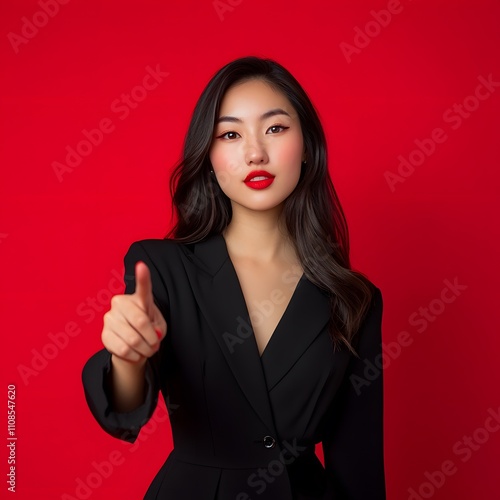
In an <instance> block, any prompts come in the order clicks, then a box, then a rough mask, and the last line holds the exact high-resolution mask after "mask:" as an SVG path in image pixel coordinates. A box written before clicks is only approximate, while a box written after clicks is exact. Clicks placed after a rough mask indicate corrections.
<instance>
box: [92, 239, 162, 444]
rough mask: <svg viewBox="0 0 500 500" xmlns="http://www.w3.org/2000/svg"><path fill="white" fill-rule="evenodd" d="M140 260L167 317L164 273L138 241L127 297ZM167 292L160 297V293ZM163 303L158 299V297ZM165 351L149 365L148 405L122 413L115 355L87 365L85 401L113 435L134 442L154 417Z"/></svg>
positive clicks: (129, 264) (130, 255)
mask: <svg viewBox="0 0 500 500" xmlns="http://www.w3.org/2000/svg"><path fill="white" fill-rule="evenodd" d="M138 260H142V261H143V262H145V263H146V264H147V265H148V267H149V270H150V273H151V282H152V285H153V296H154V302H155V304H156V305H157V306H158V308H159V309H160V311H162V313H163V314H164V316H165V318H166V314H165V311H166V310H168V295H167V294H166V290H165V286H164V283H163V280H162V279H161V277H160V274H159V272H158V270H157V268H156V267H155V265H154V263H153V261H152V260H151V258H150V256H149V255H148V253H147V252H146V250H145V248H144V246H143V245H142V244H141V242H134V243H132V245H131V246H130V247H129V249H128V251H127V253H126V255H125V258H124V263H125V292H124V293H125V294H129V293H134V291H135V264H136V262H137V261H138ZM160 290H161V291H162V292H163V293H161V294H159V293H158V292H159V291H160ZM160 295H161V297H162V300H161V302H160V300H159V299H158V296H160ZM161 358H162V349H159V350H158V351H157V352H156V353H155V354H154V355H153V356H151V357H150V358H148V360H147V362H146V370H145V378H146V393H145V399H144V402H143V403H142V404H141V406H139V407H138V408H136V409H135V410H133V411H130V412H118V411H115V410H114V409H113V406H112V404H111V398H110V390H109V385H108V382H109V375H110V371H111V353H110V352H109V351H108V350H107V349H105V348H104V349H102V350H100V351H98V352H97V353H95V354H94V355H93V356H92V357H91V358H90V359H89V360H88V361H87V362H86V364H85V366H84V368H83V371H82V382H83V389H84V393H85V399H86V401H87V404H88V406H89V409H90V411H91V413H92V415H93V416H94V418H95V419H96V420H97V422H98V423H99V425H100V426H101V427H102V428H103V429H104V430H105V431H106V432H107V433H108V434H110V435H111V436H113V437H116V438H118V439H122V440H124V441H128V442H129V443H134V442H135V440H136V439H137V436H138V435H139V431H140V430H141V427H142V426H143V425H145V424H146V423H147V422H148V420H149V419H150V418H151V416H152V415H153V412H154V410H155V408H156V405H157V403H158V393H159V390H160V382H159V380H160V372H159V370H160V364H161Z"/></svg>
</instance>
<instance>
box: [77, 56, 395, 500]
mask: <svg viewBox="0 0 500 500" xmlns="http://www.w3.org/2000/svg"><path fill="white" fill-rule="evenodd" d="M171 191H172V193H171V194H172V200H173V206H174V209H175V213H176V215H177V221H176V224H175V226H174V227H173V229H172V230H171V231H170V232H169V234H167V236H166V237H165V238H164V239H147V240H141V241H138V242H134V243H132V245H131V246H130V248H129V250H128V252H127V254H126V256H125V283H126V289H125V293H124V294H123V295H116V296H115V297H113V299H112V301H111V309H110V311H108V312H107V313H106V314H105V315H104V328H103V332H102V341H103V344H104V349H102V350H101V351H99V352H98V353H96V354H94V355H93V356H92V357H91V358H90V360H89V361H88V362H87V363H86V365H85V367H84V370H83V384H84V389H85V395H86V398H87V402H88V404H89V407H90V409H91V411H92V413H93V415H94V417H95V418H96V420H97V421H98V422H99V424H100V425H101V426H102V427H103V428H104V429H105V430H106V432H108V433H109V434H111V435H113V436H115V437H117V438H119V439H123V440H126V441H129V442H134V441H135V439H136V438H137V435H138V433H139V431H140V428H141V427H142V426H143V425H144V424H145V423H146V422H147V421H148V419H149V418H150V417H151V415H152V413H153V411H154V410H155V407H156V404H157V398H158V393H159V391H161V392H162V395H163V397H164V398H165V401H167V402H169V403H170V404H172V405H175V410H173V411H171V412H169V413H170V422H171V427H172V434H173V440H174V449H173V450H172V451H171V453H170V454H169V455H168V457H167V460H166V461H165V463H164V465H163V466H162V468H161V469H160V471H158V473H157V474H156V476H155V478H154V480H153V482H152V483H151V485H150V487H149V489H148V490H147V493H146V496H145V498H146V499H153V498H155V499H160V498H168V499H193V500H195V499H197V500H204V499H206V500H209V499H210V500H212V499H214V500H215V499H219V500H229V499H231V500H234V499H236V500H243V499H250V498H259V499H273V500H276V499H277V500H281V499H283V500H286V499H304V500H305V499H324V500H326V499H334V498H335V499H356V500H357V499H359V500H378V499H383V498H385V480H384V460H383V418H382V417H383V397H382V396H383V377H382V371H381V369H378V371H376V373H374V368H376V367H378V366H380V358H381V352H382V350H381V319H382V296H381V292H380V290H379V289H378V288H377V287H376V286H375V285H374V284H372V283H371V282H370V281H369V280H368V279H367V278H366V277H365V276H364V275H363V274H361V273H359V272H356V271H354V270H352V269H351V266H350V262H349V240H348V231H347V225H346V221H345V217H344V214H343V212H342V208H341V206H340V203H339V200H338V198H337V196H336V193H335V190H334V187H333V185H332V182H331V179H330V177H329V173H328V168H327V155H326V141H325V136H324V133H323V129H322V126H321V124H320V121H319V119H318V116H317V114H316V112H315V109H314V107H313V105H312V104H311V102H310V100H309V98H308V96H307V95H306V93H305V92H304V90H303V89H302V88H301V86H300V85H299V83H298V82H297V81H296V79H295V78H294V77H293V76H292V75H291V74H290V73H289V72H288V71H287V70H286V69H285V68H283V67H282V66H281V65H279V64H278V63H276V62H275V61H272V60H269V59H261V58H257V57H244V58H241V59H237V60H235V61H233V62H231V63H229V64H227V65H226V66H224V67H223V68H222V69H220V71H218V72H217V73H216V74H215V76H214V77H213V78H212V79H211V81H210V82H209V83H208V85H207V87H206V88H205V90H204V91H203V93H202V95H201V97H200V99H199V101H198V103H197V105H196V107H195V110H194V113H193V117H192V120H191V123H190V125H189V130H188V133H187V136H186V140H185V145H184V153H183V157H182V160H181V161H180V162H179V164H178V165H177V166H176V168H175V170H174V172H173V175H172V178H171ZM377 363H378V364H377ZM367 367H370V369H371V371H370V372H369V374H368V375H367V374H366V373H367V372H366V368H367ZM319 442H322V444H323V450H324V457H325V467H323V465H322V464H321V462H320V460H319V459H318V458H317V456H316V455H315V453H314V451H315V444H316V443H319Z"/></svg>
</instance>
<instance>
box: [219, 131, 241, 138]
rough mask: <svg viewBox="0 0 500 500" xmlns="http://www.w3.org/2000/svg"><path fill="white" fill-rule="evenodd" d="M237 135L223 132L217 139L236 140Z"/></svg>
mask: <svg viewBox="0 0 500 500" xmlns="http://www.w3.org/2000/svg"><path fill="white" fill-rule="evenodd" d="M237 135H238V134H237V133H236V132H225V133H224V134H222V135H219V136H218V139H236V136H237ZM228 136H231V137H228Z"/></svg>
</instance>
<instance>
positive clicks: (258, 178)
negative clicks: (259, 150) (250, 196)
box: [243, 170, 274, 189]
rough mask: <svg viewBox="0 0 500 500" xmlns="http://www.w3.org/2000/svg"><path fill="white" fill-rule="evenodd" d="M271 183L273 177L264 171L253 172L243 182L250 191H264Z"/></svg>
mask: <svg viewBox="0 0 500 500" xmlns="http://www.w3.org/2000/svg"><path fill="white" fill-rule="evenodd" d="M273 181H274V175H272V174H270V173H269V172H266V171H265V170H253V171H252V172H250V173H249V174H248V175H247V176H246V177H245V180H244V181H243V182H244V183H245V184H246V185H247V186H248V187H250V188H252V189H264V188H266V187H268V186H270V185H271V184H272V183H273Z"/></svg>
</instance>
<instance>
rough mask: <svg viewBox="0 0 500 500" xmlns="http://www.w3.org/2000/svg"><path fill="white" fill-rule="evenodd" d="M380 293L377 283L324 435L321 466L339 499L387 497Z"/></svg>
mask: <svg viewBox="0 0 500 500" xmlns="http://www.w3.org/2000/svg"><path fill="white" fill-rule="evenodd" d="M382 308H383V303H382V294H381V292H380V290H379V289H378V288H376V290H375V294H374V297H373V300H372V304H371V308H370V310H369V311H368V313H367V315H366V318H365V320H364V322H363V324H362V326H361V329H360V331H359V333H358V335H359V336H358V343H357V347H356V352H357V353H358V354H359V356H360V359H357V358H355V357H354V356H352V357H351V359H350V361H349V365H348V367H347V370H346V373H345V376H344V379H343V382H342V385H341V387H340V388H339V392H338V393H337V395H336V396H335V398H334V400H333V404H332V408H331V418H330V419H329V421H328V425H327V435H326V436H325V438H324V439H323V452H324V457H325V469H326V471H327V475H328V477H329V479H330V481H331V482H332V484H333V486H334V491H335V494H336V496H335V498H336V499H337V500H367V499H370V500H385V498H386V490H385V467H384V446H383V442H384V439H383V436H384V432H383V373H382V328H381V325H382Z"/></svg>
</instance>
